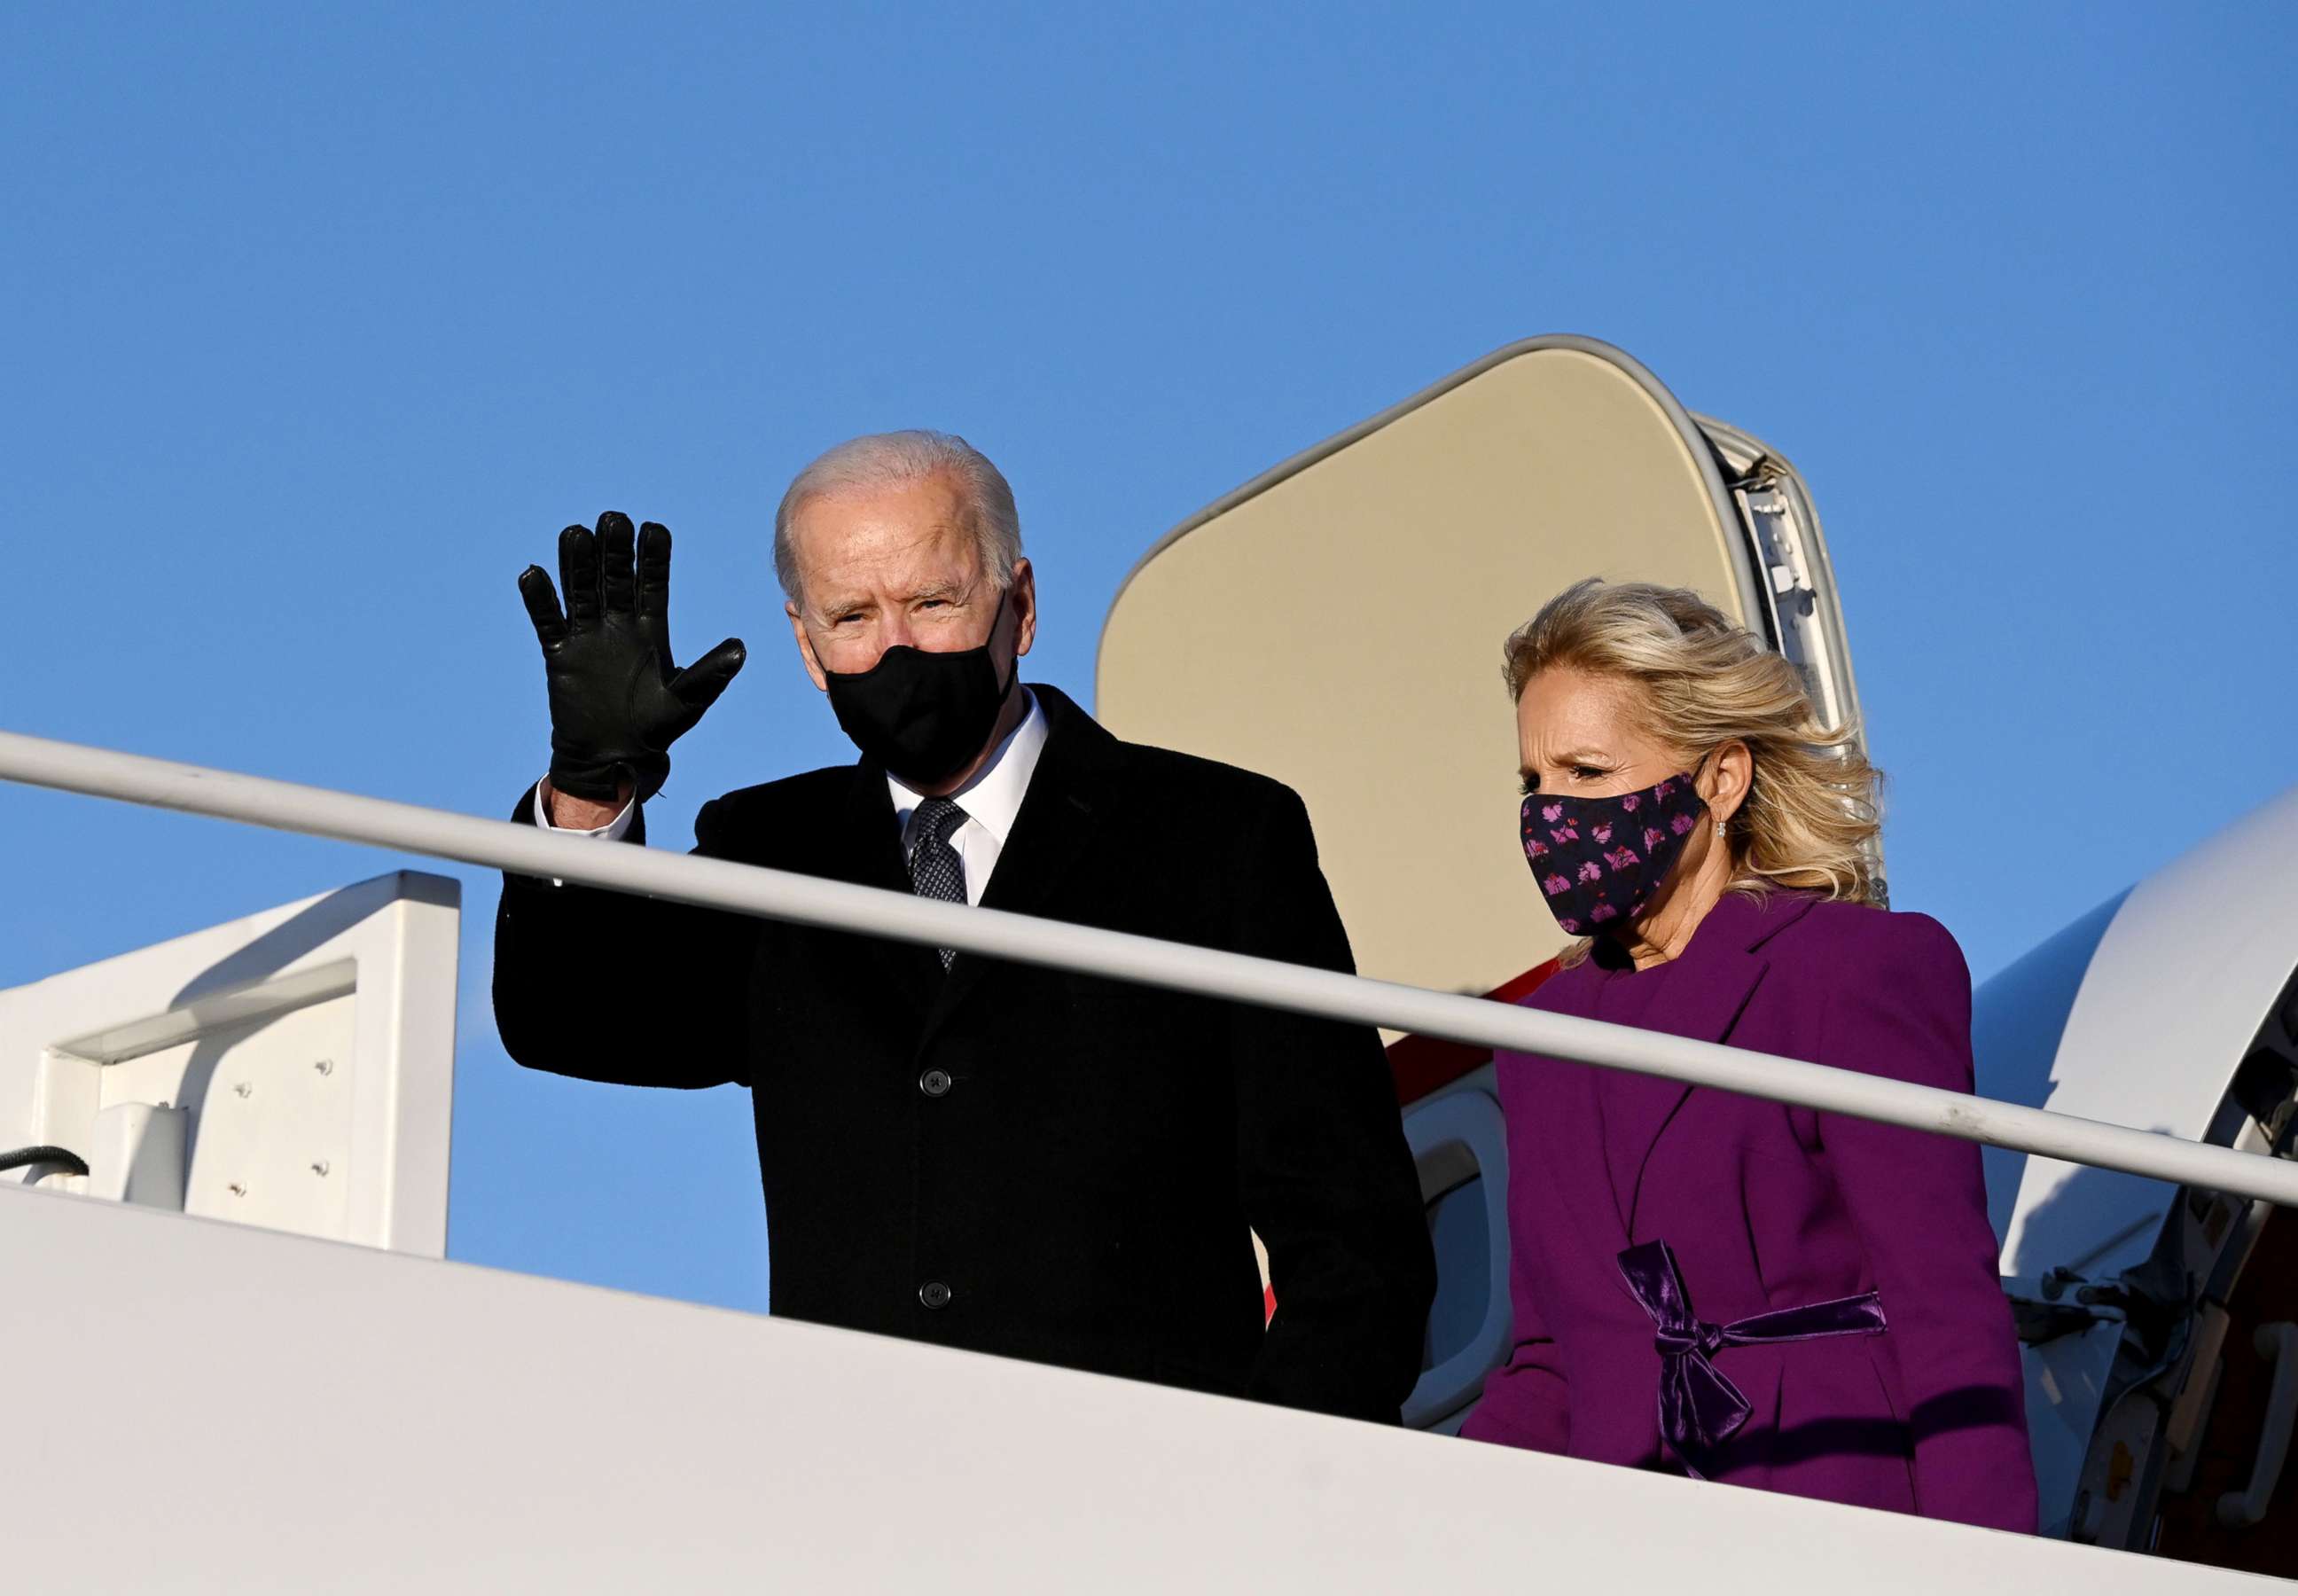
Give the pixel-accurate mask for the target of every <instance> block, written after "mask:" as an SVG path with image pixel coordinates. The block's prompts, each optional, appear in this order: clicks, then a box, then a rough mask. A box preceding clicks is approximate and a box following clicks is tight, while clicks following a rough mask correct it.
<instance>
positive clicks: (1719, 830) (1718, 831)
mask: <svg viewBox="0 0 2298 1596" xmlns="http://www.w3.org/2000/svg"><path fill="white" fill-rule="evenodd" d="M1715 840H1716V841H1718V842H1721V841H1723V822H1722V821H1720V820H1719V821H1717V822H1716V823H1715Z"/></svg>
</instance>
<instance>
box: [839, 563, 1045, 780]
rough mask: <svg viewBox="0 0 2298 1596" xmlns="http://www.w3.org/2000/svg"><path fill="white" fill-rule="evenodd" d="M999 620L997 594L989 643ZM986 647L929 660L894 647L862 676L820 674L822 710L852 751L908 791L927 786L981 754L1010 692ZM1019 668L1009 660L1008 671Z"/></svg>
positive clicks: (1009, 681) (927, 654) (921, 652)
mask: <svg viewBox="0 0 2298 1596" xmlns="http://www.w3.org/2000/svg"><path fill="white" fill-rule="evenodd" d="M1004 616H1005V600H1004V597H1003V596H1002V595H1001V596H1000V597H999V599H998V600H997V614H996V616H993V617H992V618H991V620H990V623H989V635H990V638H991V640H992V641H995V640H996V636H997V624H998V622H1000V621H1002V620H1003V619H1004ZM989 648H990V645H989V644H988V643H984V644H982V645H981V646H980V648H978V649H961V650H958V651H956V652H954V653H947V654H937V653H934V652H931V651H930V650H929V649H914V648H912V647H911V646H910V645H909V644H907V643H902V644H898V645H897V646H896V647H894V648H891V649H887V650H886V651H885V653H884V654H883V655H881V656H880V657H879V660H878V663H877V664H875V665H873V666H871V667H870V668H869V669H868V670H866V671H848V672H839V671H824V672H823V673H822V674H823V675H824V676H825V677H826V678H828V680H829V682H830V707H831V710H832V711H833V712H834V713H835V714H836V715H837V716H838V724H839V726H840V727H842V728H843V729H844V730H845V732H846V735H847V736H848V737H850V738H852V739H853V740H854V746H855V747H856V748H860V749H861V750H862V751H863V753H864V754H866V755H867V756H869V757H871V758H872V759H875V760H876V761H877V762H878V763H879V764H880V765H884V766H885V767H886V768H887V769H888V770H889V771H891V772H892V773H894V774H895V775H897V776H899V777H901V778H902V780H904V781H907V782H909V783H910V784H911V785H912V786H923V787H931V786H933V785H934V784H935V783H937V782H939V781H946V780H947V779H948V778H949V777H950V776H951V775H952V774H953V773H955V772H957V771H958V770H960V769H962V768H963V766H964V765H965V762H966V761H967V760H969V759H971V758H972V757H974V756H975V755H976V754H979V753H980V752H981V748H982V745H983V744H984V743H986V742H988V740H989V733H990V732H993V731H995V730H996V726H997V712H998V710H999V709H1000V708H1001V707H1003V706H1004V702H1005V695H1006V694H1007V693H1009V692H1011V691H1012V690H1013V677H1012V676H1011V675H1008V677H1007V678H1006V681H1005V684H1004V686H1002V687H1001V686H999V685H998V682H997V667H996V666H995V665H993V664H991V663H990V660H989ZM1013 666H1014V669H1015V671H1016V672H1018V671H1019V670H1020V668H1021V660H1020V658H1019V657H1016V658H1015V659H1014V661H1013Z"/></svg>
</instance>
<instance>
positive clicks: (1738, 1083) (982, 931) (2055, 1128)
mask: <svg viewBox="0 0 2298 1596" xmlns="http://www.w3.org/2000/svg"><path fill="white" fill-rule="evenodd" d="M0 777H4V778H6V779H9V780H12V781H29V782H32V783H35V784H37V785H40V786H46V787H54V788H59V789H62V790H66V791H71V792H83V793H87V794H90V795H93V796H97V797H105V798H123V799H126V800H128V801H130V802H135V803H143V804H151V805H154V806H159V807H161V808H169V809H181V810H186V811H188V812H190V813H194V814H200V815H216V816H219V817H220V818H225V819H231V820H240V821H246V822H249V823H253V824H257V825H268V826H276V827H278V828H280V829H281V830H285V831H303V832H308V833H310V834H312V835H316V836H324V837H335V838H339V839H344V840H348V841H357V842H367V843H372V844H375V845H377V846H380V847H385V848H400V849H403V850H406V851H408V852H412V853H422V854H431V855H434V856H440V857H443V858H451V859H459V860H462V861H464V862H465V863H467V864H488V865H492V866H494V867H496V868H498V869H504V870H512V871H517V872H522V873H525V874H528V875H533V876H541V877H543V878H545V879H550V878H554V877H555V878H559V879H563V880H566V881H583V882H587V883H589V884H591V885H593V886H599V887H608V888H612V889H617V890H621V891H626V892H641V893H646V894H649V895H650V896H653V897H661V898H667V899H671V900H674V901H677V902H682V903H692V904H701V905H706V906H711V907H715V908H723V909H731V910H732V911H734V912H736V913H738V914H760V915H765V916H768V917H771V918H774V919H781V920H789V921H795V922H799V923H802V924H808V925H820V926H829V927H832V928H835V929H838V930H850V931H855V932H858V933H861V934H864V935H868V936H877V937H886V938H890V939H894V940H897V941H904V942H915V943H921V944H923V945H924V946H926V947H955V948H959V949H961V950H964V951H968V952H973V953H980V954H985V955H991V956H994V957H997V958H1005V959H1013V960H1018V961H1020V962H1021V963H1031V964H1043V965H1047V966H1051V967H1053V968H1054V969H1061V970H1074V971H1079V972H1086V973H1089V974H1095V975H1101V976H1104V977H1108V978H1110V979H1112V980H1128V981H1135V982H1138V983H1141V984H1143V985H1146V986H1155V987H1162V988H1170V989H1173V990H1176V991H1186V992H1193V993H1196V994H1199V995H1201V996H1211V997H1220V998H1228V999H1234V1000H1237V1001H1242V1002H1247V1003H1254V1004H1259V1005H1263V1006H1266V1007H1270V1008H1278V1009H1285V1010H1289V1011H1293V1012H1295V1013H1308V1014H1317V1015H1320V1016H1324V1017H1327V1018H1332V1019H1337V1020H1343V1021H1352V1022H1355V1023H1359V1024H1365V1025H1373V1026H1378V1027H1382V1028H1385V1029H1389V1030H1399V1031H1406V1032H1411V1033H1414V1034H1418V1035H1420V1036H1428V1037H1438V1038H1444V1039H1446V1040H1448V1041H1457V1042H1467V1043H1471V1044H1474V1045H1477V1046H1485V1047H1492V1048H1495V1049H1510V1050H1517V1051H1524V1052H1532V1053H1541V1054H1550V1055H1552V1056H1555V1057H1558V1058H1566V1059H1575V1060H1579V1061H1582V1062H1584V1063H1591V1064H1597V1065H1601V1066H1603V1067H1605V1068H1608V1069H1622V1070H1631V1071H1637V1072H1640V1073H1643V1074H1649V1075H1659V1076H1665V1077H1666V1078H1668V1079H1674V1080H1682V1081H1689V1082H1690V1083H1691V1084H1693V1085H1695V1086H1707V1087H1718V1088H1721V1089H1723V1090H1726V1091H1734V1092H1743V1093H1746V1094H1748V1095H1749V1096H1757V1097H1765V1098H1770V1099H1773V1100H1775V1101H1779V1102H1786V1103H1796V1104H1803V1105H1805V1106H1806V1107H1810V1108H1815V1109H1818V1110H1821V1111H1823V1112H1832V1113H1844V1114H1851V1115H1854V1116H1856V1117H1857V1118H1860V1119H1866V1120H1875V1121H1882V1122H1884V1123H1887V1124H1894V1125H1905V1126H1909V1127H1911V1128H1914V1129H1921V1130H1930V1131H1936V1132H1938V1133H1940V1134H1943V1135H1947V1136H1954V1137H1961V1138H1963V1139H1964V1140H1966V1141H1977V1142H1988V1143H1992V1144H1996V1145H2002V1146H2008V1147H2016V1148H2020V1149H2021V1150H2023V1151H2027V1152H2032V1153H2043V1154H2049V1155H2051V1156H2054V1157H2059V1158H2066V1159H2071V1160H2076V1161H2079V1162H2085V1163H2092V1164H2099V1165H2104V1166H2105V1167H2107V1168H2110V1169H2118V1170H2131V1171H2134V1172H2138V1173H2143V1174H2146V1175H2150V1176H2153V1177H2155V1178H2162V1179H2167V1180H2175V1181H2178V1182H2181V1183H2184V1184H2192V1185H2197V1186H2205V1187H2214V1188H2216V1189H2219V1190H2223V1191H2228V1192H2236V1193H2240V1194H2242V1195H2249V1196H2255V1197H2258V1198H2261V1199H2262V1200H2264V1201H2267V1202H2272V1203H2282V1204H2285V1205H2287V1206H2294V1207H2298V1164H2294V1163H2290V1162H2283V1161H2280V1160H2275V1159H2266V1158H2258V1157H2253V1156H2249V1155H2246V1154H2238V1153H2235V1152H2232V1151H2230V1150H2228V1149H2227V1148H2223V1147H2208V1146H2202V1145H2196V1144H2195V1143H2193V1142H2189V1141H2182V1140H2179V1139H2178V1138H2176V1137H2167V1136H2158V1135H2153V1134H2150V1133H2148V1132H2145V1131H2141V1130H2134V1129H2127V1128H2125V1127H2121V1126H2116V1125H2109V1124H2102V1123H2098V1122H2095V1121H2087V1120H2079V1119H2072V1118H2070V1117H2068V1116H2066V1115H2063V1114H2053V1113H2046V1112H2041V1111H2039V1110H2037V1109H2032V1108H2026V1107H2021V1106H2017V1105H2013V1104H2001V1103H1992V1102H1988V1101H1987V1100H1986V1099H1983V1098H1975V1097H1970V1096H1964V1095H1963V1094H1961V1093H1957V1092H1947V1091H1941V1090H1938V1089H1937V1088H1934V1087H1920V1086H1915V1085H1913V1084H1911V1083H1909V1082H1906V1081H1901V1080H1891V1079H1883V1078H1881V1077H1880V1076H1873V1075H1866V1074H1862V1073H1860V1072H1859V1071H1856V1070H1838V1069H1831V1068H1828V1067H1826V1066H1823V1065H1820V1064H1812V1063H1804V1062H1802V1061H1800V1060H1797V1059H1788V1058H1781V1057H1778V1056H1776V1055H1773V1054H1762V1053H1755V1052H1749V1051H1745V1050H1742V1049H1740V1048H1734V1047H1724V1046H1717V1045H1716V1044H1714V1043H1710V1042H1700V1041H1694V1040H1691V1039H1690V1038H1682V1037H1674V1036H1666V1035H1663V1034H1660V1033H1657V1032H1652V1031H1642V1030H1632V1029H1630V1028H1627V1027H1624V1026H1617V1025H1607V1024H1602V1023H1600V1022H1598V1021H1592V1020H1580V1019H1575V1018H1573V1017H1571V1016H1568V1015H1563V1014H1549V1013H1539V1012H1537V1011H1535V1010H1532V1009H1525V1008H1517V1007H1512V1006H1509V1005H1500V1004H1494V1003H1487V1002H1484V1001H1483V1000H1481V999H1479V998H1474V997H1462V996H1456V995H1453V994H1450V993H1442V992H1430V991H1426V990H1423V989H1422V988H1417V987H1406V986H1399V985H1396V984H1394V983H1392V982H1387V981H1374V980H1363V979H1360V978H1358V977H1354V976H1346V975H1341V974H1338V973H1335V972H1331V971H1325V970H1310V969H1304V968H1302V967H1301V966H1298V965H1294V964H1286V963H1279V962H1277V961H1275V960H1270V959H1258V958H1250V957H1246V956H1244V955H1237V954H1227V953H1219V952H1215V951H1213V950H1211V949H1210V948H1203V947H1187V946H1185V945H1183V944H1180V943H1177V942H1161V941H1158V940H1156V939H1153V938H1149V937H1136V936H1128V935H1126V934H1123V933H1121V932H1117V931H1110V930H1097V929H1095V928H1092V927H1088V926H1079V925H1072V924H1068V923H1065V922H1059V921H1048V920H1037V919H1034V918H1032V917H1030V916H1029V915H1025V914H1009V913H1005V912H1003V911H998V910H992V909H982V908H970V907H967V906H963V905H955V904H944V903H937V902H935V901H933V900H931V899H930V898H923V897H915V896H913V895H912V894H909V893H904V892H889V891H882V890H879V889H872V888H868V887H857V886H853V885H850V884H848V883H846V882H842V881H825V880H822V879H821V878H819V877H814V876H806V875H798V874H792V873H789V872H782V871H773V870H765V869H760V868H758V867H756V866H753V865H747V864H733V863H731V862H729V861H726V860H723V859H707V858H703V857H700V856H696V855H690V854H672V853H667V852H663V851H659V850H656V849H650V848H622V847H607V846H602V845H600V844H599V843H597V842H595V841H593V840H592V839H587V838H583V837H570V836H567V835H566V834H565V833H563V832H555V831H542V830H541V829H540V828H538V827H534V826H521V825H512V824H509V823H506V822H502V821H492V820H479V819H476V818H474V817H472V816H469V815H451V814H448V813H445V812H444V811H442V810H436V809H425V808H421V807H418V806H415V805H412V804H397V803H391V802H388V801H386V800H384V799H382V798H360V797H358V796H355V795H353V794H351V793H343V792H333V791H329V790H327V789H324V788H318V787H303V786H298V785H295V784H293V783H292V782H286V781H268V780H266V779H264V778H261V777H258V776H248V775H239V774H235V773H230V772H227V771H217V770H210V769H206V768H203V767H202V766H199V765H173V764H169V763H168V762H166V761H164V760H158V759H146V758H143V757H138V756H136V755H132V754H120V753H114V752H112V751H109V750H107V749H103V748H85V747H82V746H80V745H79V744H76V743H66V742H52V741H49V740H45V739H43V738H37V737H25V736H21V735H20V734H17V733H13V732H0Z"/></svg>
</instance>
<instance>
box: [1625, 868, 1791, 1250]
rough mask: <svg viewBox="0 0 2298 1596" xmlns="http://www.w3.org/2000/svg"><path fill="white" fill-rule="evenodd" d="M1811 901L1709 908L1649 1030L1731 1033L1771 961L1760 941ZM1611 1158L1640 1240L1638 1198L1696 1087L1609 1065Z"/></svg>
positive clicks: (1629, 1223) (1783, 899)
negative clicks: (1669, 1131) (1655, 1153)
mask: <svg viewBox="0 0 2298 1596" xmlns="http://www.w3.org/2000/svg"><path fill="white" fill-rule="evenodd" d="M1810 906H1811V900H1810V899H1809V898H1807V897H1803V896H1801V895H1797V896H1794V897H1788V896H1785V895H1774V896H1773V897H1771V898H1769V899H1767V900H1765V901H1764V902H1761V903H1758V902H1756V901H1754V900H1752V899H1749V898H1746V897H1739V896H1737V895H1731V896H1727V897H1724V898H1723V901H1722V902H1721V903H1718V904H1717V905H1716V906H1715V908H1713V909H1711V910H1709V911H1708V917H1707V922H1706V923H1705V924H1703V925H1702V926H1701V927H1700V928H1699V934H1698V935H1697V936H1695V937H1694V938H1693V939H1692V945H1691V946H1690V947H1688V948H1686V949H1685V950H1684V953H1683V955H1682V958H1681V959H1680V960H1679V961H1678V964H1677V967H1676V969H1675V970H1674V971H1673V972H1670V977H1669V981H1670V985H1669V988H1668V990H1667V992H1666V998H1667V1001H1666V1004H1665V1005H1663V1006H1662V1008H1661V1009H1659V1010H1658V1011H1657V1012H1655V1013H1651V1014H1649V1016H1648V1017H1647V1020H1646V1024H1647V1026H1648V1027H1649V1029H1650V1030H1661V1031H1666V1032H1667V1033H1668V1034H1670V1035H1672V1036H1679V1037H1687V1038H1691V1039H1693V1040H1695V1041H1701V1042H1722V1041H1725V1040H1728V1039H1729V1038H1730V1037H1731V1035H1732V1027H1733V1026H1734V1025H1735V1024H1736V1023H1738V1021H1739V1018H1740V1013H1742V1012H1743V1011H1744V1010H1745V1009H1746V1008H1747V1006H1748V998H1749V997H1751V996H1754V994H1755V991H1756V988H1757V985H1758V984H1760V983H1761V982H1762V980H1763V979H1764V972H1765V970H1766V969H1767V968H1768V967H1769V965H1768V962H1767V961H1766V960H1765V957H1764V956H1763V954H1762V951H1761V948H1762V944H1763V943H1764V942H1765V941H1767V940H1769V939H1770V938H1771V937H1772V936H1773V934H1774V933H1775V932H1777V931H1778V930H1780V928H1781V927H1782V926H1784V925H1787V924H1790V923H1791V922H1794V921H1796V920H1798V919H1800V918H1802V916H1803V914H1805V913H1806V911H1807V910H1808V909H1809V908H1810ZM1603 1074H1604V1080H1603V1082H1602V1083H1601V1085H1600V1087H1599V1088H1598V1090H1599V1092H1600V1095H1601V1097H1602V1108H1603V1116H1604V1137H1605V1162H1607V1164H1608V1166H1609V1170H1610V1176H1611V1181H1612V1195H1613V1197H1614V1199H1615V1201H1616V1202H1617V1203H1618V1204H1619V1211H1620V1222H1621V1224H1622V1225H1623V1226H1624V1227H1625V1228H1626V1230H1627V1233H1628V1236H1629V1238H1630V1239H1631V1240H1633V1239H1634V1236H1635V1226H1636V1205H1637V1202H1638V1199H1639V1198H1640V1197H1641V1195H1642V1191H1643V1183H1644V1178H1645V1174H1646V1172H1647V1170H1649V1168H1650V1166H1651V1163H1652V1154H1653V1151H1654V1149H1655V1148H1656V1146H1657V1144H1658V1142H1659V1138H1660V1136H1661V1134H1662V1133H1663V1132H1665V1131H1666V1129H1667V1128H1668V1126H1669V1125H1670V1124H1671V1123H1672V1122H1673V1121H1674V1119H1675V1116H1676V1115H1677V1113H1679V1112H1682V1108H1683V1105H1684V1101H1685V1099H1686V1098H1688V1097H1689V1096H1690V1095H1691V1091H1692V1088H1691V1087H1690V1086H1688V1085H1686V1084H1684V1083H1683V1082H1682V1081H1677V1080H1669V1079H1664V1078H1662V1077H1660V1076H1657V1075H1635V1074H1631V1073H1628V1072H1627V1071H1618V1070H1608V1071H1603Z"/></svg>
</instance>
